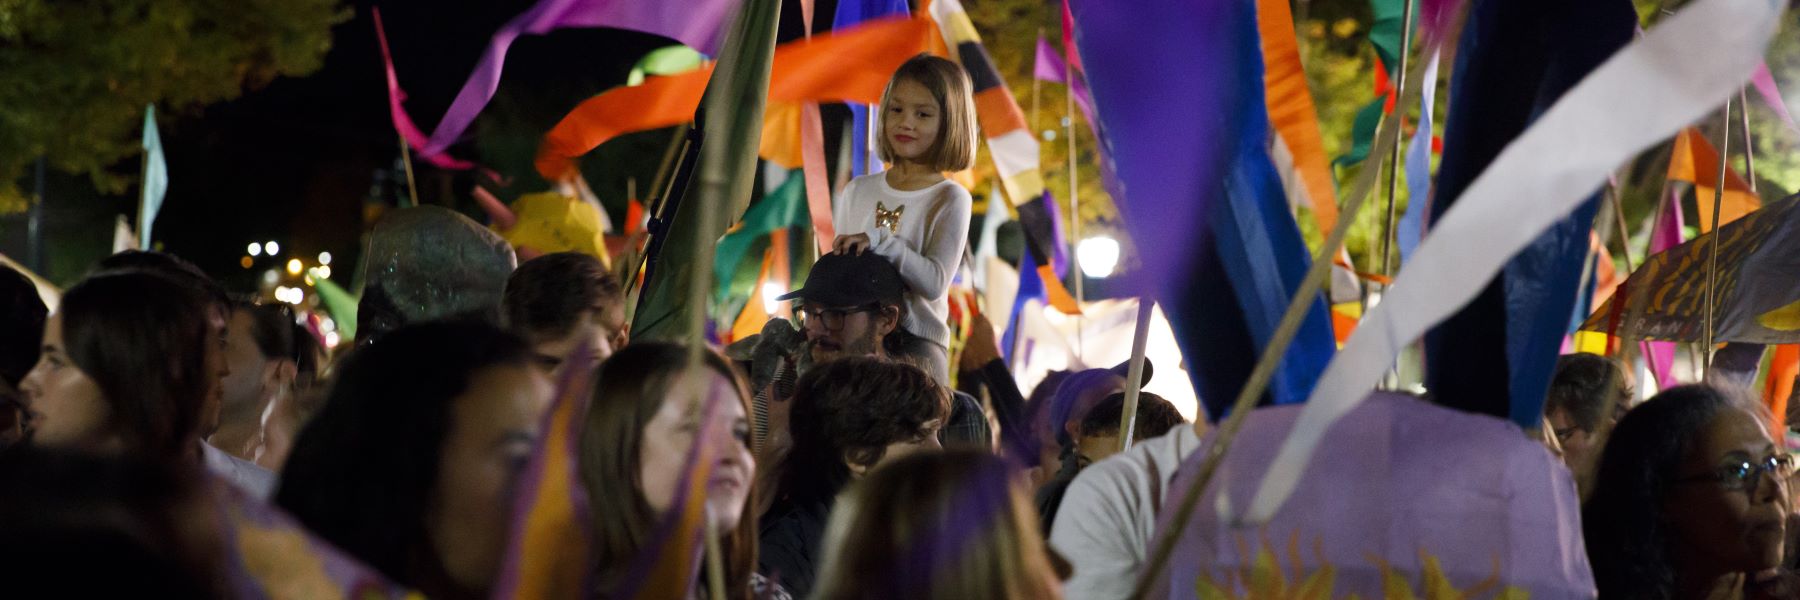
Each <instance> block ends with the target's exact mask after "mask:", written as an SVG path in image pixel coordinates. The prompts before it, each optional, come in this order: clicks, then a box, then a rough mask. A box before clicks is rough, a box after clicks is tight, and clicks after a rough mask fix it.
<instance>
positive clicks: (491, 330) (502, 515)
mask: <svg viewBox="0 0 1800 600" xmlns="http://www.w3.org/2000/svg"><path fill="white" fill-rule="evenodd" d="M335 379H336V381H335V382H334V384H333V385H332V388H331V391H330V395H329V397H328V399H327V400H326V403H325V406H324V408H322V409H320V411H319V414H318V416H316V417H314V418H313V420H312V421H311V423H309V424H308V425H307V426H306V428H305V429H304V430H303V431H301V433H300V437H299V439H298V440H296V441H295V443H294V448H293V452H292V454H291V455H290V456H289V458H288V462H287V466H286V468H285V469H284V470H283V479H282V482H281V489H280V491H279V492H278V493H277V495H276V502H277V504H279V505H280V506H281V507H282V508H284V509H286V510H287V511H288V512H290V513H293V515H294V516H295V517H297V518H299V520H300V522H301V523H303V524H305V525H306V526H307V528H309V529H311V530H312V531H313V532H315V533H317V534H319V536H320V537H322V538H324V539H325V540H326V541H329V542H331V543H333V544H336V545H337V547H339V548H341V549H343V550H344V551H346V552H348V553H350V554H351V555H353V556H355V557H357V558H358V559H361V560H362V561H363V562H365V563H367V564H368V565H369V566H371V567H374V568H375V569H377V570H379V571H381V572H382V573H383V574H385V575H387V576H388V577H389V578H392V579H393V580H394V581H395V582H397V583H400V584H402V585H406V586H409V587H412V588H415V589H418V590H420V591H422V592H424V593H425V594H426V595H428V596H430V597H432V598H477V597H485V596H487V594H488V591H489V588H491V587H492V586H493V583H494V580H495V579H496V578H497V577H498V575H499V567H500V559H501V553H502V551H503V550H504V545H505V541H506V532H507V529H506V528H507V521H508V519H507V515H508V514H509V513H510V512H511V507H512V504H511V497H512V484H513V481H514V479H515V475H516V474H517V472H518V470H519V469H520V468H521V467H522V466H523V465H524V463H525V461H526V460H527V459H528V458H529V456H530V454H531V450H532V446H533V444H534V443H535V440H536V439H537V436H538V428H539V427H540V423H539V419H540V417H541V415H542V413H543V411H544V409H545V408H547V406H548V404H549V396H550V391H549V384H548V383H547V382H546V381H544V379H543V378H542V377H541V376H540V375H538V374H537V372H536V371H535V370H534V369H532V368H531V352H530V350H529V349H528V348H527V347H526V346H525V343H524V342H523V341H521V340H519V339H518V338H516V337H513V336H512V335H511V334H508V333H506V332H503V331H501V330H499V329H498V328H495V327H494V326H492V325H486V324H480V323H455V322H439V323H427V324H422V325H415V326H408V327H403V328H401V329H398V330H395V331H394V332H392V333H389V334H388V335H387V336H385V337H383V338H382V339H381V341H380V343H376V344H371V345H369V346H366V347H364V348H360V349H358V350H357V351H356V352H355V353H354V354H352V355H350V357H349V358H348V359H347V360H346V362H345V363H344V365H343V366H342V367H341V368H339V369H338V372H337V376H336V378H335Z"/></svg>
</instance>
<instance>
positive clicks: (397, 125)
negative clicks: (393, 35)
mask: <svg viewBox="0 0 1800 600" xmlns="http://www.w3.org/2000/svg"><path fill="white" fill-rule="evenodd" d="M374 14H375V39H376V40H377V41H380V42H381V64H382V66H384V67H386V68H387V89H388V112H389V113H390V114H391V115H392V116H393V118H394V129H395V130H398V131H399V132H400V137H401V139H404V140H406V145H408V146H412V147H414V148H418V149H419V158H423V159H425V161H426V162H429V163H431V164H434V165H437V166H438V167H440V168H444V169H455V170H458V171H460V170H463V169H467V168H469V167H473V166H475V164H474V163H471V162H468V161H464V160H457V159H455V158H451V157H450V155H449V154H445V153H443V152H436V153H431V152H425V151H424V148H425V132H423V131H419V126H418V125H414V124H413V120H412V117H410V116H407V114H406V109H405V108H401V106H400V102H401V101H403V100H406V92H404V91H401V90H400V77H399V76H397V75H395V74H394V55H393V54H391V53H389V52H388V41H387V29H385V28H383V27H382V26H381V9H380V8H379V7H378V8H375V9H374Z"/></svg>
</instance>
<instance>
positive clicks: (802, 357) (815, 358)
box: [795, 327, 881, 373]
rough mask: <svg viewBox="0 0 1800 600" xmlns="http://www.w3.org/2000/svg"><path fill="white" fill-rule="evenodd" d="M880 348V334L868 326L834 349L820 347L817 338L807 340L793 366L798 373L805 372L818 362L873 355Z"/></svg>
mask: <svg viewBox="0 0 1800 600" xmlns="http://www.w3.org/2000/svg"><path fill="white" fill-rule="evenodd" d="M880 349H881V336H879V335H877V334H876V333H875V328H873V327H870V328H869V330H868V332H867V333H864V334H863V335H862V337H858V338H854V339H851V340H850V341H849V342H847V343H845V344H844V345H843V346H841V347H839V348H837V349H836V350H830V349H826V348H823V347H821V346H820V345H819V342H818V340H807V342H806V344H805V352H801V353H799V357H798V360H796V361H795V366H796V368H797V369H798V371H799V372H800V373H805V372H806V371H807V370H809V369H811V368H812V366H813V365H815V364H818V363H822V362H828V361H832V360H836V359H839V358H845V357H850V356H875V355H877V354H878V353H879V351H880ZM815 351H816V352H815ZM819 353H823V354H824V356H822V357H821V356H819Z"/></svg>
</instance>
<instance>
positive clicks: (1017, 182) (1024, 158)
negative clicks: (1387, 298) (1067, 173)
mask: <svg viewBox="0 0 1800 600" xmlns="http://www.w3.org/2000/svg"><path fill="white" fill-rule="evenodd" d="M931 18H932V20H934V21H937V25H938V31H940V32H942V33H943V35H944V43H945V44H946V45H948V46H949V47H950V54H951V56H952V57H954V58H955V59H956V61H957V62H958V63H960V64H961V65H962V66H963V69H964V70H966V71H968V73H969V80H970V81H971V82H973V83H974V84H975V87H974V92H975V112H976V120H977V121H978V122H980V124H981V133H982V135H985V136H987V143H988V154H989V155H990V156H992V157H993V159H994V168H995V170H997V171H999V173H1000V185H1001V187H1002V188H1003V189H1005V190H1006V197H1007V198H1008V199H1010V200H1011V201H1012V203H1013V206H1014V207H1016V208H1017V209H1018V210H1019V224H1020V225H1023V226H1024V228H1025V243H1026V244H1027V245H1028V246H1030V247H1031V255H1032V256H1033V257H1034V258H1036V262H1035V265H1034V266H1035V268H1036V269H1037V271H1038V275H1039V277H1041V278H1042V279H1043V282H1044V291H1045V293H1046V295H1047V296H1048V298H1049V300H1050V304H1051V305H1052V306H1055V307H1056V308H1057V310H1060V311H1062V312H1064V313H1066V314H1077V313H1080V312H1081V308H1080V307H1078V306H1076V305H1075V298H1074V297H1073V296H1070V295H1069V291H1068V289H1067V288H1065V287H1063V283H1062V277H1061V276H1060V275H1058V274H1057V273H1056V269H1055V267H1054V265H1052V264H1051V261H1050V257H1052V256H1055V255H1056V252H1057V251H1058V247H1057V242H1056V240H1055V239H1054V235H1055V233H1054V232H1055V227H1054V221H1053V220H1052V217H1051V214H1050V209H1049V207H1048V205H1047V203H1048V202H1049V201H1050V200H1049V199H1048V198H1047V197H1046V195H1045V194H1044V175H1043V172H1042V171H1040V170H1039V169H1038V142H1037V138H1036V137H1034V136H1033V135H1032V133H1031V128H1030V127H1027V126H1026V125H1025V113H1024V111H1021V110H1019V103H1018V101H1017V100H1014V99H1013V95H1012V91H1010V90H1008V89H1006V80H1005V79H1002V78H1001V77H1000V71H998V70H997V69H995V68H994V60H993V58H992V57H990V56H988V52H987V47H985V46H983V45H982V44H981V34H979V33H976V32H975V24H974V23H973V22H971V21H969V15H968V13H965V12H963V7H962V3H960V2H957V0H935V1H934V2H932V3H931ZM1020 268H1021V270H1023V269H1024V268H1026V267H1025V266H1024V265H1021V266H1020Z"/></svg>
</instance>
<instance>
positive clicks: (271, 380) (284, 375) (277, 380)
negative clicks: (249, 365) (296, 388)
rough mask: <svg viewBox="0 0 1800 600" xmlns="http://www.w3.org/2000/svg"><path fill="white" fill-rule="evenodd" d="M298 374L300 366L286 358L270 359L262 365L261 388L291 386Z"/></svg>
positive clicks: (284, 387)
mask: <svg viewBox="0 0 1800 600" xmlns="http://www.w3.org/2000/svg"><path fill="white" fill-rule="evenodd" d="M299 376H300V366H299V365H297V364H295V363H294V361H291V360H287V359H280V360H271V361H268V362H267V363H264V366H263V380H262V384H263V389H265V390H279V389H286V388H289V387H293V385H294V379H295V378H297V377H299Z"/></svg>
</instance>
